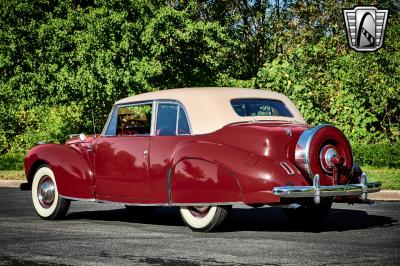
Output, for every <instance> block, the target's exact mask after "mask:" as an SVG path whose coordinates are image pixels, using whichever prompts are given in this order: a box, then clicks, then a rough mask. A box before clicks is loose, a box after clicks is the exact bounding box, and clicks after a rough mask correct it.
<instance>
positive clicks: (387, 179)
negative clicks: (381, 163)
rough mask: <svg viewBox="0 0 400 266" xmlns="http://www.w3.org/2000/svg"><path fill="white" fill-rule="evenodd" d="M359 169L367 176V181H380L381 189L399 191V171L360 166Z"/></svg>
mask: <svg viewBox="0 0 400 266" xmlns="http://www.w3.org/2000/svg"><path fill="white" fill-rule="evenodd" d="M361 169H362V170H363V171H364V172H365V173H366V174H367V177H368V181H369V182H371V181H380V182H381V183H382V189H389V190H400V169H399V168H387V167H379V168H378V167H375V166H362V167H361Z"/></svg>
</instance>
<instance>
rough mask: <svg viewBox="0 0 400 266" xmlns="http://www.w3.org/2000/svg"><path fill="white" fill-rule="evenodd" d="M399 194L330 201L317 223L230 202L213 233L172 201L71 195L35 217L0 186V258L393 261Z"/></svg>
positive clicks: (40, 261)
mask: <svg viewBox="0 0 400 266" xmlns="http://www.w3.org/2000/svg"><path fill="white" fill-rule="evenodd" d="M399 220H400V202H376V203H375V204H374V205H347V204H334V205H333V209H332V211H331V214H330V215H329V216H328V217H327V219H326V220H325V221H324V222H323V223H322V224H321V225H319V226H316V227H308V228H304V227H301V226H297V225H296V224H294V223H292V222H290V221H289V220H288V219H287V218H286V216H285V215H284V214H283V212H282V211H281V210H280V209H276V208H270V207H263V208H258V209H251V208H248V207H245V206H234V209H233V211H232V214H231V216H230V218H229V219H228V221H227V223H226V225H225V227H224V228H223V230H222V231H221V232H217V233H195V232H192V231H191V230H190V229H189V228H187V227H186V226H184V224H183V222H182V221H181V219H180V217H179V213H178V209H177V208H158V209H157V210H156V211H155V212H154V213H153V214H152V215H150V216H149V217H147V218H144V217H140V216H135V215H132V214H130V213H129V212H128V211H127V210H125V208H124V207H123V206H120V205H112V204H99V203H88V202H73V203H72V204H71V208H70V211H69V212H68V214H67V216H66V218H65V219H64V220H61V221H46V220H42V219H40V218H39V217H38V216H37V215H36V213H35V211H34V210H33V207H32V203H31V199H30V191H19V190H18V189H16V188H0V265H19V264H22V265H224V266H226V265H286V264H288V265H330V264H332V265H333V264H334V265H338V264H339V265H344V264H349V265H367V264H368V265H399V261H400V226H399Z"/></svg>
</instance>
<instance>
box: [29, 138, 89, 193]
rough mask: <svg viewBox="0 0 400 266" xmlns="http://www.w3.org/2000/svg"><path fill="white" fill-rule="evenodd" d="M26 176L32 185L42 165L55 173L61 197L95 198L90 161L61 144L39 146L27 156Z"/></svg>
mask: <svg viewBox="0 0 400 266" xmlns="http://www.w3.org/2000/svg"><path fill="white" fill-rule="evenodd" d="M24 164H25V174H26V177H27V180H28V183H30V184H32V179H33V176H34V175H35V173H36V170H37V169H38V167H39V166H40V165H42V164H47V165H48V166H50V168H51V169H52V171H53V172H54V175H55V178H56V183H57V188H58V192H59V194H60V195H61V196H64V197H69V198H77V199H92V198H94V189H93V181H94V180H93V171H92V168H91V166H90V163H89V161H88V160H87V159H86V158H85V157H84V156H83V155H82V154H81V153H80V152H79V151H77V150H76V149H73V148H71V147H68V146H64V145H59V144H42V145H38V146H36V147H34V148H32V149H31V150H29V152H28V154H27V155H26V156H25V163H24Z"/></svg>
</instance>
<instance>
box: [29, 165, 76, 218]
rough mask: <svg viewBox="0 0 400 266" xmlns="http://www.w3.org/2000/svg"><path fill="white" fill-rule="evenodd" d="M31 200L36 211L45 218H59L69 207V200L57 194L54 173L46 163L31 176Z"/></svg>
mask: <svg viewBox="0 0 400 266" xmlns="http://www.w3.org/2000/svg"><path fill="white" fill-rule="evenodd" d="M32 202H33V207H34V208H35V211H36V213H37V214H38V215H39V216H40V217H41V218H43V219H46V220H55V219H60V218H62V217H64V216H65V214H66V213H67V211H68V209H69V205H70V201H69V200H66V199H63V198H61V197H60V196H59V194H58V189H57V183H56V179H55V177H54V173H53V171H52V170H51V169H50V167H49V166H48V165H41V166H40V167H39V168H38V170H37V171H36V173H35V175H34V176H33V180H32Z"/></svg>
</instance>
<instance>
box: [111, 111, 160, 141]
mask: <svg viewBox="0 0 400 266" xmlns="http://www.w3.org/2000/svg"><path fill="white" fill-rule="evenodd" d="M151 110H152V104H142V105H132V106H122V107H119V108H118V114H117V116H115V120H116V135H119V136H132V135H150V128H151ZM113 119H114V117H113ZM111 121H113V120H111ZM111 124H112V123H111V122H110V126H111ZM107 131H108V130H107Z"/></svg>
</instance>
